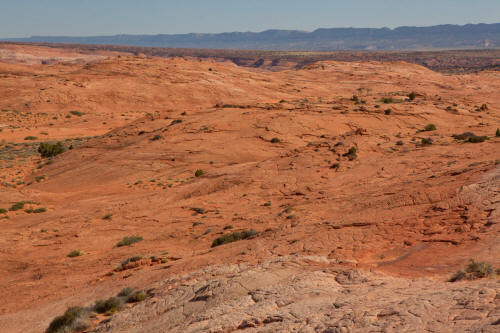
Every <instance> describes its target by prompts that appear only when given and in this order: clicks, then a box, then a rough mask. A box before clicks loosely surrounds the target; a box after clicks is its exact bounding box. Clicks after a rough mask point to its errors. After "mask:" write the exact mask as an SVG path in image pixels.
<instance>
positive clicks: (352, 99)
mask: <svg viewBox="0 0 500 333" xmlns="http://www.w3.org/2000/svg"><path fill="white" fill-rule="evenodd" d="M351 101H353V102H355V103H359V97H358V95H352V97H351Z"/></svg>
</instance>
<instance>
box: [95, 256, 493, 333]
mask: <svg viewBox="0 0 500 333" xmlns="http://www.w3.org/2000/svg"><path fill="white" fill-rule="evenodd" d="M151 294H152V295H153V296H152V297H151V298H150V299H148V300H147V301H146V302H144V303H141V304H138V305H136V306H135V307H133V308H131V309H129V310H126V311H123V312H120V313H118V314H117V315H115V316H113V317H112V318H110V319H109V320H107V321H105V322H103V323H101V324H100V325H99V326H97V327H96V328H95V329H94V330H93V331H92V332H96V333H97V332H235V331H245V332H323V333H329V332H332V333H333V332H498V331H499V330H500V321H499V319H500V283H499V281H498V280H495V279H485V280H480V281H473V282H459V283H450V282H443V281H442V280H437V279H428V278H425V279H424V278H422V279H404V278H392V277H387V276H384V275H381V274H378V273H370V272H366V271H358V270H350V269H348V268H345V267H344V268H339V267H338V266H334V265H332V264H330V263H328V261H327V260H325V259H324V258H320V257H318V258H295V257H286V258H280V259H279V260H271V261H268V262H265V263H262V264H259V265H257V266H247V265H244V264H242V265H231V266H222V267H211V268H208V269H205V270H202V271H198V272H196V273H191V274H188V275H185V276H181V277H178V278H174V279H168V280H165V281H163V282H161V283H158V284H157V285H156V288H155V289H154V290H153V291H151Z"/></svg>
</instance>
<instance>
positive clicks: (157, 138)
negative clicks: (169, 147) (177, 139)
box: [151, 134, 163, 141]
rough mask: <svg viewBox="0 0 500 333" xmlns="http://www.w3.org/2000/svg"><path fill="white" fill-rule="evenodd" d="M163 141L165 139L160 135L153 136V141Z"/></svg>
mask: <svg viewBox="0 0 500 333" xmlns="http://www.w3.org/2000/svg"><path fill="white" fill-rule="evenodd" d="M161 139H163V137H162V136H161V135H160V134H156V135H155V136H153V138H152V139H151V141H158V140H161Z"/></svg>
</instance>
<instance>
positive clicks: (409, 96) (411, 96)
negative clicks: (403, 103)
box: [408, 91, 417, 101]
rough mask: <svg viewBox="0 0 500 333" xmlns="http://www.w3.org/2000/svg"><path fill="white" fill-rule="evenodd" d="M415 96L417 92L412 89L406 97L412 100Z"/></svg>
mask: <svg viewBox="0 0 500 333" xmlns="http://www.w3.org/2000/svg"><path fill="white" fill-rule="evenodd" d="M415 98H417V94H416V93H415V92H414V91H412V92H411V93H410V94H409V95H408V99H409V100H410V101H413V100H414V99H415Z"/></svg>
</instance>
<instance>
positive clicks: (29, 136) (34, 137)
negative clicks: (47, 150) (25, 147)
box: [24, 135, 38, 141]
mask: <svg viewBox="0 0 500 333" xmlns="http://www.w3.org/2000/svg"><path fill="white" fill-rule="evenodd" d="M24 140H26V141H34V140H38V137H36V136H32V135H28V136H27V137H25V138H24Z"/></svg>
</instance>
